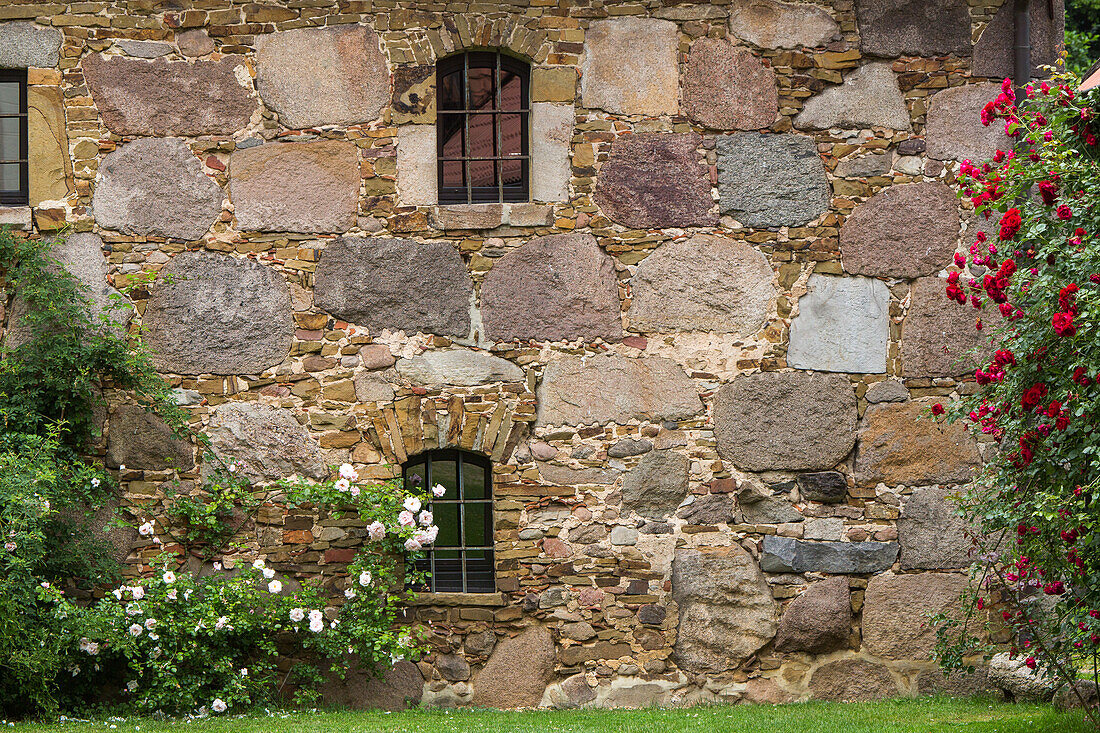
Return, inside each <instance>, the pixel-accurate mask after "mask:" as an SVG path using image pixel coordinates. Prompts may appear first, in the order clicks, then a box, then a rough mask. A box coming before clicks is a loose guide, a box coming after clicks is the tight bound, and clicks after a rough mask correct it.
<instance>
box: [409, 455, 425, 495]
mask: <svg viewBox="0 0 1100 733" xmlns="http://www.w3.org/2000/svg"><path fill="white" fill-rule="evenodd" d="M427 478H428V477H427V471H426V467H425V465H424V463H423V462H420V463H415V464H412V465H409V466H406V467H405V488H407V489H409V490H410V491H411V490H413V489H421V490H422V489H424V488H425V482H426V481H427Z"/></svg>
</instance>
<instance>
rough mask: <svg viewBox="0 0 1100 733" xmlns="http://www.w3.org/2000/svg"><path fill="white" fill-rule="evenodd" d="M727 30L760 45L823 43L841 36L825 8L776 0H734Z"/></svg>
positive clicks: (796, 45)
mask: <svg viewBox="0 0 1100 733" xmlns="http://www.w3.org/2000/svg"><path fill="white" fill-rule="evenodd" d="M730 33H732V34H733V35H735V36H737V37H738V38H740V39H741V40H742V41H748V42H749V43H751V44H753V45H755V46H760V47H761V48H798V47H799V46H808V47H814V46H824V45H825V44H826V43H828V42H829V41H832V40H834V39H838V38H840V26H838V25H837V22H836V21H835V20H833V17H832V16H831V15H829V11H827V10H826V9H825V8H821V7H818V6H817V5H812V4H810V3H785V2H779V1H778V0H734V2H733V4H732V5H730Z"/></svg>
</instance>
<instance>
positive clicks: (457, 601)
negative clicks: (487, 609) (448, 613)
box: [409, 593, 508, 606]
mask: <svg viewBox="0 0 1100 733" xmlns="http://www.w3.org/2000/svg"><path fill="white" fill-rule="evenodd" d="M409 605H410V606H506V605H508V598H507V597H506V596H505V595H504V594H503V593H415V594H413V598H412V600H411V601H409Z"/></svg>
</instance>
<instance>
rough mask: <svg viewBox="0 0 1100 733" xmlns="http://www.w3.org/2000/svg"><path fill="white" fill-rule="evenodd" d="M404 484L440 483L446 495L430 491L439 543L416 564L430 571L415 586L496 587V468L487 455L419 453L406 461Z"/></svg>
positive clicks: (439, 589)
mask: <svg viewBox="0 0 1100 733" xmlns="http://www.w3.org/2000/svg"><path fill="white" fill-rule="evenodd" d="M403 475H404V479H405V485H406V486H407V487H408V488H410V489H428V490H429V491H428V492H427V493H429V494H431V492H430V489H431V487H432V486H434V485H436V484H442V486H443V487H444V488H445V489H446V490H447V492H446V493H445V494H443V496H438V497H437V496H435V495H434V494H432V495H431V498H430V500H429V504H428V508H429V509H430V510H431V512H432V514H433V515H434V517H435V523H436V525H438V526H439V536H438V537H437V538H436V541H435V544H434V545H432V546H430V547H429V548H428V550H427V553H428V556H427V557H426V558H424V559H422V560H418V561H417V568H418V569H419V570H422V571H424V572H426V573H428V580H427V583H426V584H425V585H424V586H422V587H420V588H418V589H417V590H422V591H431V592H433V593H494V592H495V591H496V589H497V583H496V572H495V568H494V565H493V470H492V464H491V463H490V462H489V459H488V458H486V457H484V456H480V455H477V454H475V453H467V452H466V451H459V450H434V451H429V452H427V453H421V454H420V455H419V456H416V457H415V458H412V459H411V460H409V462H408V463H406V464H405V466H404V469H403Z"/></svg>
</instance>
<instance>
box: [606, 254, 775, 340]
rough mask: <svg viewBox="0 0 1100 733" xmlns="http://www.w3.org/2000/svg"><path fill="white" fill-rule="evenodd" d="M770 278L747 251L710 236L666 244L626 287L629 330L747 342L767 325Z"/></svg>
mask: <svg viewBox="0 0 1100 733" xmlns="http://www.w3.org/2000/svg"><path fill="white" fill-rule="evenodd" d="M774 277H775V275H774V273H773V272H772V268H771V265H769V264H768V260H767V258H766V257H765V256H764V255H763V254H761V253H760V252H758V251H756V250H755V249H753V247H752V245H750V244H748V243H746V242H743V241H738V240H734V239H729V238H727V237H718V236H714V235H711V234H699V235H696V236H694V237H691V238H690V239H682V240H678V241H672V242H666V243H664V244H662V245H661V246H660V247H658V248H657V249H656V250H654V252H653V253H652V254H651V255H649V256H648V257H646V258H645V259H644V260H642V261H641V263H640V264H639V265H638V269H637V271H636V272H635V274H634V277H633V278H632V279H631V281H630V287H631V293H632V295H633V298H632V302H631V305H630V311H629V312H628V314H627V317H628V320H629V323H630V329H631V330H633V331H640V332H642V333H655V332H658V333H659V332H668V331H711V332H714V333H736V334H741V335H743V336H751V335H752V334H754V333H756V332H757V331H759V330H760V328H761V327H762V326H763V325H764V324H765V323H766V322H767V318H768V311H769V310H770V308H771V306H772V303H773V302H774V300H775V296H776V290H775V285H774V283H773V282H772V281H773V279H774Z"/></svg>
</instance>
